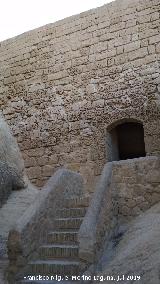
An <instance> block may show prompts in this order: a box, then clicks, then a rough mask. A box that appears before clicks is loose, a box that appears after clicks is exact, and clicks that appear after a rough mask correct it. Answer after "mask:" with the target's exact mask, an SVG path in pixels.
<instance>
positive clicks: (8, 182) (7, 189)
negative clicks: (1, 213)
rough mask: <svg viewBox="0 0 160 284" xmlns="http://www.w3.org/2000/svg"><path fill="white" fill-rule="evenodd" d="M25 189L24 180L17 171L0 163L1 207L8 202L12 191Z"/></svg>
mask: <svg viewBox="0 0 160 284" xmlns="http://www.w3.org/2000/svg"><path fill="white" fill-rule="evenodd" d="M24 187H25V181H24V178H23V176H22V175H20V174H19V173H18V172H17V169H15V168H14V167H12V166H9V165H8V164H7V163H5V162H1V161H0V207H1V206H2V205H3V204H4V203H5V202H6V200H7V199H8V197H9V195H10V194H11V192H12V190H18V189H22V188H24Z"/></svg>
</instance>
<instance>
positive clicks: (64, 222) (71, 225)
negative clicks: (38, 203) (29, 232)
mask: <svg viewBox="0 0 160 284" xmlns="http://www.w3.org/2000/svg"><path fill="white" fill-rule="evenodd" d="M82 221H83V218H57V219H55V226H56V228H58V229H79V228H80V225H81V223H82Z"/></svg>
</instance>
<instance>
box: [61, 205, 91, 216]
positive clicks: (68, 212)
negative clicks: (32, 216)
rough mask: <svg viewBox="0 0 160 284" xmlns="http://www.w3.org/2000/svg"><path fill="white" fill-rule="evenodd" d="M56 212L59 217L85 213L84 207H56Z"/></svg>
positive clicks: (83, 214)
mask: <svg viewBox="0 0 160 284" xmlns="http://www.w3.org/2000/svg"><path fill="white" fill-rule="evenodd" d="M56 214H57V217H61V218H68V217H84V216H85V214H86V207H80V208H63V209H58V210H57V212H56Z"/></svg>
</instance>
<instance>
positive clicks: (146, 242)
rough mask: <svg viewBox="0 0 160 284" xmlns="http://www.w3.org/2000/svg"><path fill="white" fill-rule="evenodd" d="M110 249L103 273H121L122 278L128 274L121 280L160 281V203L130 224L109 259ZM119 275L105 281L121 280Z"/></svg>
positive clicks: (148, 283) (141, 283)
mask: <svg viewBox="0 0 160 284" xmlns="http://www.w3.org/2000/svg"><path fill="white" fill-rule="evenodd" d="M106 251H107V250H106ZM106 251H105V252H104V254H103V257H102V259H101V263H100V265H101V272H99V276H100V275H106V276H107V275H108V276H112V275H113V276H114V277H115V278H116V277H118V275H119V276H120V277H121V278H122V277H123V275H124V279H125V280H124V281H121V282H120V283H124V284H126V283H140V284H146V283H147V284H153V283H154V284H158V283H160V274H159V271H160V203H158V204H156V205H154V206H153V207H152V208H150V209H149V210H148V211H146V212H145V213H143V214H142V215H140V216H139V217H137V218H136V219H134V221H133V222H132V223H130V224H129V226H128V230H127V232H126V233H125V234H124V235H123V237H121V240H120V241H119V243H118V244H117V245H116V246H115V247H114V249H113V252H112V254H111V257H110V258H109V259H108V255H107V254H106ZM129 276H135V277H136V276H140V280H139V281H133V279H132V280H131V279H130V280H127V277H129ZM117 279H118V278H116V281H104V282H103V283H118V282H117ZM93 283H100V281H96V282H95V281H94V282H93Z"/></svg>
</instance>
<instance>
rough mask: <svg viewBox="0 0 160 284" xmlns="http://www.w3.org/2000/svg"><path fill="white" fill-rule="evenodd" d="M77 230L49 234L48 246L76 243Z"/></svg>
mask: <svg viewBox="0 0 160 284" xmlns="http://www.w3.org/2000/svg"><path fill="white" fill-rule="evenodd" d="M77 238H78V230H77V231H75V230H74V231H54V232H50V233H49V234H48V236H47V241H48V243H49V244H53V243H67V244H69V243H77Z"/></svg>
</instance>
